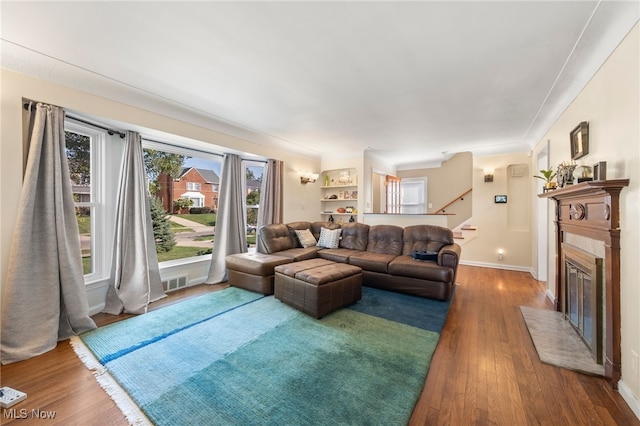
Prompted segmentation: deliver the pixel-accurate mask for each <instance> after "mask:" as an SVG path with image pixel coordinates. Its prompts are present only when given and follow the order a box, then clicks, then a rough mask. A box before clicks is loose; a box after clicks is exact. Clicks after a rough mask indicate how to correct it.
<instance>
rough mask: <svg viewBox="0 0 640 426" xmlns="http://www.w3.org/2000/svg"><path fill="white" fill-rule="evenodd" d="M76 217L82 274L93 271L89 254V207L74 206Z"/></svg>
mask: <svg viewBox="0 0 640 426" xmlns="http://www.w3.org/2000/svg"><path fill="white" fill-rule="evenodd" d="M76 219H77V220H78V230H79V231H80V250H81V252H82V269H83V270H84V275H87V274H90V273H92V272H93V261H92V256H91V207H76Z"/></svg>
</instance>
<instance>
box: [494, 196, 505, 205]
mask: <svg viewBox="0 0 640 426" xmlns="http://www.w3.org/2000/svg"><path fill="white" fill-rule="evenodd" d="M493 202H494V203H496V204H505V203H506V202H507V196H506V195H495V196H494V197H493Z"/></svg>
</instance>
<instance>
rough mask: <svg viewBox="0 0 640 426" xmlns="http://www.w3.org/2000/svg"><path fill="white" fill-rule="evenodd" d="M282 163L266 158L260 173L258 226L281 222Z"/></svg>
mask: <svg viewBox="0 0 640 426" xmlns="http://www.w3.org/2000/svg"><path fill="white" fill-rule="evenodd" d="M283 169H284V163H283V162H282V161H278V160H268V161H267V164H266V166H265V168H264V172H263V174H262V188H261V189H260V208H259V212H258V228H260V227H261V226H262V225H270V224H272V223H282V213H283V212H282V174H283Z"/></svg>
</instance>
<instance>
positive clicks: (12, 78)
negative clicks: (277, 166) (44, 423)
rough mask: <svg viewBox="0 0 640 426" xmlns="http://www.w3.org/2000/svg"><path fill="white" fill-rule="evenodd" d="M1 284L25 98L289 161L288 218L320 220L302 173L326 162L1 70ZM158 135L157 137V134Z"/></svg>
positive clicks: (314, 189) (16, 190)
mask: <svg viewBox="0 0 640 426" xmlns="http://www.w3.org/2000/svg"><path fill="white" fill-rule="evenodd" d="M0 73H1V74H0V85H1V86H0V87H2V93H1V104H0V105H1V110H0V116H1V117H0V124H1V129H0V137H1V139H0V142H1V144H0V166H1V173H2V174H1V179H2V181H1V184H0V200H2V208H0V262H1V263H0V283H2V285H4V282H5V280H6V272H7V262H8V259H9V250H10V246H11V239H12V237H13V228H14V225H15V221H16V215H17V206H18V203H19V200H20V188H21V185H22V173H23V167H22V163H23V158H24V153H23V149H22V140H23V129H22V126H23V124H22V123H23V120H22V116H23V107H22V99H23V98H26V99H32V100H36V101H41V102H46V103H51V104H55V105H59V106H62V107H64V108H66V109H69V110H73V111H77V112H80V113H82V114H86V115H91V116H94V117H104V118H105V119H109V120H114V121H118V122H121V123H130V124H132V126H136V128H147V129H153V130H154V131H157V132H163V133H164V134H169V135H177V136H179V137H183V138H188V139H192V140H196V141H202V142H205V143H208V144H213V145H215V146H216V147H217V148H222V149H223V150H225V151H228V152H234V153H249V154H254V155H258V156H262V157H264V158H275V159H279V160H283V161H284V164H285V179H284V211H285V214H284V215H285V220H286V221H289V220H294V219H295V220H317V218H318V212H319V209H320V205H319V204H320V203H319V199H320V190H319V186H317V185H302V184H301V183H300V178H299V172H300V171H316V172H317V171H319V170H320V161H319V160H314V159H310V158H303V157H300V156H295V155H292V154H289V153H286V152H283V151H279V150H275V149H273V148H270V147H268V146H264V145H259V144H256V143H252V142H250V141H248V140H244V139H240V138H236V137H232V136H228V135H225V134H223V133H220V132H216V131H214V130H211V129H209V128H206V127H203V126H201V125H200V126H199V125H194V124H190V123H187V122H185V121H183V120H177V119H174V118H171V117H167V116H164V115H161V114H158V113H155V112H153V108H154V106H153V105H149V109H148V110H143V109H140V108H135V107H132V106H130V105H126V104H122V103H118V102H114V101H111V100H109V99H105V98H102V97H98V96H94V95H89V94H87V93H83V92H79V91H77V90H72V89H69V88H66V87H63V86H59V85H55V84H52V83H48V82H45V81H42V80H37V79H34V78H31V77H27V76H24V75H21V74H17V73H15V72H12V71H8V70H6V69H0ZM155 134H157V133H155Z"/></svg>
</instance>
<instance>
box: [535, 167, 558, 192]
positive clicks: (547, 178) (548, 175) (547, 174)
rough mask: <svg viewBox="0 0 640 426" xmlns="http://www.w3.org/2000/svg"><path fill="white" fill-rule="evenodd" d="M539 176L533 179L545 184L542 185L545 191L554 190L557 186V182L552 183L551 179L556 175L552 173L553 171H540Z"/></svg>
mask: <svg viewBox="0 0 640 426" xmlns="http://www.w3.org/2000/svg"><path fill="white" fill-rule="evenodd" d="M540 174H541V175H542V176H540V175H535V176H534V177H535V178H538V179H542V180H543V181H544V182H545V183H544V188H545V189H555V188H556V186H558V183H557V182H552V179H553V178H554V177H556V175H557V173H556V172H554V171H553V170H551V169H549V170H540Z"/></svg>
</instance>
